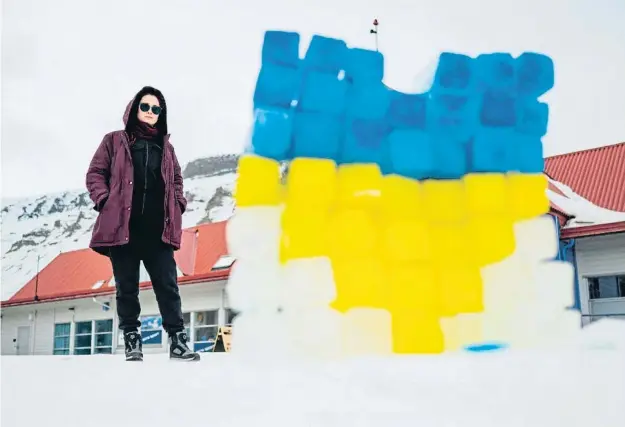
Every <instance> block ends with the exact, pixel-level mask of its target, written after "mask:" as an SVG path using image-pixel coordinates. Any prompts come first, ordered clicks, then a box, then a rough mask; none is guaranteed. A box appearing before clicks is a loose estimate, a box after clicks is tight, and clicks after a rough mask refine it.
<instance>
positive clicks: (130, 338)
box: [124, 331, 143, 362]
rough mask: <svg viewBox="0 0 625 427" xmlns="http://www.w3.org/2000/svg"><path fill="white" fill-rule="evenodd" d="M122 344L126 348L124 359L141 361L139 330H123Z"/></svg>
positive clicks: (141, 346)
mask: <svg viewBox="0 0 625 427" xmlns="http://www.w3.org/2000/svg"><path fill="white" fill-rule="evenodd" d="M124 346H125V348H126V361H128V362H141V361H143V343H142V341H141V334H140V333H139V332H137V331H130V332H124Z"/></svg>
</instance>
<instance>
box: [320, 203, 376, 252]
mask: <svg viewBox="0 0 625 427" xmlns="http://www.w3.org/2000/svg"><path fill="white" fill-rule="evenodd" d="M328 236H329V245H330V247H329V250H330V255H331V256H332V257H333V258H362V257H371V256H377V255H375V254H377V253H378V252H379V249H380V247H379V239H378V228H377V227H376V224H375V223H374V221H373V219H372V217H371V215H370V214H369V213H368V212H366V211H365V210H362V209H344V210H337V211H334V212H332V214H331V216H330V220H329V225H328Z"/></svg>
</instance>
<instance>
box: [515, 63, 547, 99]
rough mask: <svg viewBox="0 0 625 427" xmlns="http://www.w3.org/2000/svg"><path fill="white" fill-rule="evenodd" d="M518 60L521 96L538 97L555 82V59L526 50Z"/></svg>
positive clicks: (518, 86) (519, 91)
mask: <svg viewBox="0 0 625 427" xmlns="http://www.w3.org/2000/svg"><path fill="white" fill-rule="evenodd" d="M516 62H517V91H518V94H519V96H521V97H530V98H538V97H539V96H541V95H543V94H545V93H546V92H547V91H549V90H550V89H551V88H552V87H553V84H554V70H553V61H552V60H551V58H549V57H548V56H546V55H542V54H540V53H532V52H525V53H523V54H522V55H521V56H519V57H518V58H517V60H516Z"/></svg>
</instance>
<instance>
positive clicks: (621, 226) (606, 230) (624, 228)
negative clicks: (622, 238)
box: [560, 221, 625, 239]
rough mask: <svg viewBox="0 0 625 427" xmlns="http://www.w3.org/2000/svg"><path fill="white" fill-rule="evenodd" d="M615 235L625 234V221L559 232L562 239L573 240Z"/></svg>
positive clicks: (566, 229)
mask: <svg viewBox="0 0 625 427" xmlns="http://www.w3.org/2000/svg"><path fill="white" fill-rule="evenodd" d="M615 233H625V221H621V222H612V223H608V224H593V225H584V226H580V227H572V228H564V229H562V231H561V232H560V237H561V238H562V239H574V238H577V237H590V236H600V235H604V234H615Z"/></svg>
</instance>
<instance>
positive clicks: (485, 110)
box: [480, 90, 517, 128]
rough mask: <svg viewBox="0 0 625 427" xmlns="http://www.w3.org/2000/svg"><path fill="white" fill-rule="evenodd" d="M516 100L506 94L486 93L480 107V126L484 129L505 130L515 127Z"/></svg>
mask: <svg viewBox="0 0 625 427" xmlns="http://www.w3.org/2000/svg"><path fill="white" fill-rule="evenodd" d="M516 121H517V104H516V98H515V97H514V96H513V95H511V94H509V93H506V92H496V91H492V90H489V91H486V92H485V93H484V94H483V95H482V103H481V105H480V124H481V125H482V126H485V127H492V128H502V127H503V128H507V127H513V126H515V125H516Z"/></svg>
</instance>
